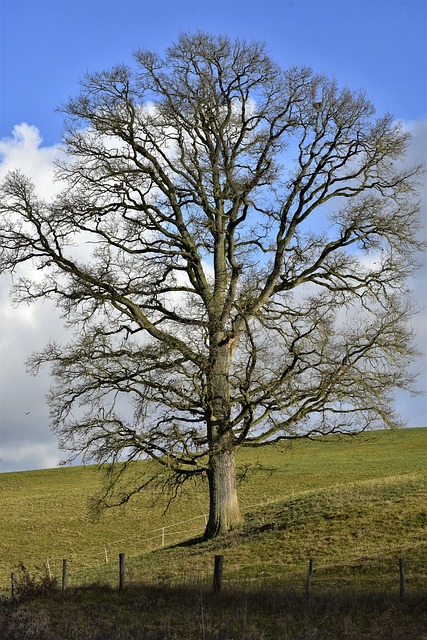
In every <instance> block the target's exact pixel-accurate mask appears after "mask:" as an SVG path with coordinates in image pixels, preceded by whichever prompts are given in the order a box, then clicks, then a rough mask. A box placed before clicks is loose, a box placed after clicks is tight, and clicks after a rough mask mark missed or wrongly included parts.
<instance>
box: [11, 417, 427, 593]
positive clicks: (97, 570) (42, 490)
mask: <svg viewBox="0 0 427 640" xmlns="http://www.w3.org/2000/svg"><path fill="white" fill-rule="evenodd" d="M426 454H427V429H408V430H404V431H398V432H381V433H374V434H369V435H362V436H359V437H357V438H354V439H350V440H349V439H344V440H343V439H339V438H332V439H329V440H327V441H325V440H322V439H317V440H314V441H299V442H295V443H292V444H291V445H286V446H284V447H282V448H277V447H268V448H264V449H262V450H255V451H254V450H242V451H240V452H239V456H238V465H239V469H240V471H241V472H242V473H241V475H242V476H243V478H242V479H241V480H240V483H239V496H240V501H241V505H242V510H243V511H244V513H245V516H246V524H245V526H244V527H243V528H242V530H241V531H239V532H237V533H234V534H232V535H230V536H227V537H226V538H223V539H221V540H220V541H215V542H211V543H203V544H199V545H195V546H193V547H175V546H174V545H176V544H177V543H180V542H183V541H185V540H191V539H193V538H196V537H197V536H199V535H200V534H201V533H202V531H203V528H204V518H203V514H206V513H207V504H208V496H207V493H206V486H205V485H203V484H201V485H199V486H195V485H191V486H190V487H189V488H188V490H187V491H186V492H185V493H184V494H182V495H181V496H180V498H179V499H178V500H176V501H175V502H174V503H173V504H172V505H171V507H170V509H169V510H168V511H167V512H166V513H164V510H165V507H166V504H167V498H166V496H163V497H161V498H160V500H159V501H158V502H154V501H153V500H154V495H153V494H152V493H151V492H149V491H148V492H145V493H144V494H143V495H139V496H137V497H136V498H135V499H134V500H133V501H131V502H130V503H129V504H128V505H127V506H126V507H123V508H121V509H118V510H116V509H114V510H108V511H107V512H105V513H104V514H103V515H102V517H101V518H100V520H99V521H94V520H93V519H92V518H91V517H90V514H89V510H88V500H89V499H90V497H91V496H92V495H93V494H94V493H95V492H96V491H97V490H98V489H99V487H100V482H101V474H100V472H99V471H98V470H97V469H96V468H94V467H87V468H83V467H71V468H59V469H51V470H44V471H31V472H26V473H6V474H1V475H0V512H1V514H2V517H1V521H0V586H3V587H4V586H8V584H9V579H10V573H11V571H12V569H13V567H14V566H16V565H17V564H18V563H19V562H23V563H24V564H25V565H26V566H27V567H28V568H33V567H34V566H38V567H43V566H45V565H46V563H47V562H48V563H49V569H50V570H51V571H52V572H53V573H56V574H59V573H60V570H61V565H62V558H67V559H68V561H69V563H70V580H71V583H74V584H79V583H90V582H94V581H98V580H101V581H105V582H107V583H110V584H115V583H116V582H117V576H116V564H117V554H118V553H119V552H125V553H126V555H127V556H128V572H129V575H130V577H131V579H133V580H140V579H142V580H147V579H148V580H150V581H151V582H159V581H160V582H162V583H165V582H168V583H173V582H174V581H176V580H178V579H179V578H180V577H182V576H185V575H188V574H189V573H190V574H191V576H192V577H191V579H192V580H194V579H197V580H204V579H205V578H206V576H208V575H210V571H211V568H210V565H211V558H212V554H213V553H223V554H224V555H225V556H226V567H227V571H226V576H227V580H228V581H230V583H238V582H240V581H241V580H245V581H251V580H252V581H253V580H260V579H262V580H268V579H276V578H281V579H282V578H283V577H286V575H287V574H288V573H289V572H291V573H292V575H293V576H294V577H295V576H298V579H299V580H300V579H302V576H303V575H304V574H305V571H306V569H305V567H306V564H307V561H308V558H309V557H313V558H314V560H315V562H316V564H317V574H316V579H317V581H322V582H325V583H327V582H328V580H329V579H332V578H331V576H332V575H333V574H334V573H336V574H337V577H336V580H338V582H339V581H341V580H344V581H346V582H352V581H356V582H361V583H362V584H365V585H369V586H372V585H373V583H374V581H375V580H376V581H378V583H379V585H378V586H381V587H382V586H387V577H386V574H387V572H386V571H385V569H384V568H383V569H381V567H383V565H384V563H386V564H387V563H389V560H390V559H391V558H397V557H400V556H402V557H405V560H406V561H407V563H409V564H408V569H409V567H411V571H412V572H413V584H414V585H417V586H418V585H419V584H421V583H422V581H423V580H424V579H425V575H426V567H425V562H426V550H425V544H424V541H425V532H426V521H427V515H426V514H427V500H426V486H427V485H426V460H427V455H426ZM141 464H142V465H143V464H144V463H141ZM248 464H251V465H252V466H253V467H254V469H255V471H250V470H249V471H248V472H247V473H244V471H245V469H246V465H248ZM174 523H178V525H177V526H176V527H175V526H170V525H172V524H174ZM272 523H274V525H272ZM162 527H165V531H164V534H165V537H164V542H165V548H164V549H162V550H160V551H157V552H156V553H149V552H150V551H152V550H154V549H156V548H157V549H158V548H159V547H160V546H161V542H162V531H161V528H162ZM107 558H108V565H107V564H106V560H107ZM361 558H366V560H365V565H363V566H362V565H361V560H360V559H361ZM393 562H394V563H395V562H396V560H393ZM188 563H190V570H189V571H188V570H186V565H187V564H188ZM338 574H339V576H340V577H339V576H338ZM359 574H360V576H359V578H357V576H358V575H359ZM206 579H207V578H206Z"/></svg>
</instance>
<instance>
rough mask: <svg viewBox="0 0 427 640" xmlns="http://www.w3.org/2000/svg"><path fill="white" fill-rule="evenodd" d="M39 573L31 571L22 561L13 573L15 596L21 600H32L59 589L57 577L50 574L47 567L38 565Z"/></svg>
mask: <svg viewBox="0 0 427 640" xmlns="http://www.w3.org/2000/svg"><path fill="white" fill-rule="evenodd" d="M36 571H37V573H36V574H34V573H30V571H29V570H28V569H27V567H26V566H25V565H24V564H23V563H22V562H20V563H19V564H18V566H17V567H16V569H15V570H14V571H13V574H12V576H13V577H12V583H13V584H12V590H13V594H12V595H13V596H14V597H15V598H18V599H19V600H31V599H32V598H36V597H38V596H43V595H46V594H48V593H52V592H53V591H56V590H57V589H58V580H57V578H55V577H53V576H51V575H49V573H48V571H47V569H46V568H45V569H40V568H38V567H36Z"/></svg>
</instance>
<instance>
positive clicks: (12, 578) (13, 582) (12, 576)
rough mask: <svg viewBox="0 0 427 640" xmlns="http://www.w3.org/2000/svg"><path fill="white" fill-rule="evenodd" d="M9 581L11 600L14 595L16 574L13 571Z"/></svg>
mask: <svg viewBox="0 0 427 640" xmlns="http://www.w3.org/2000/svg"><path fill="white" fill-rule="evenodd" d="M10 582H11V590H12V600H13V599H14V598H15V595H16V575H15V574H14V573H11V574H10Z"/></svg>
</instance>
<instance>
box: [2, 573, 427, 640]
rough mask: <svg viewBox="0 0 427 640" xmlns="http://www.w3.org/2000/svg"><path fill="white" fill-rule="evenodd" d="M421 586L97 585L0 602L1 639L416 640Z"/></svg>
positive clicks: (422, 614) (422, 616)
mask: <svg viewBox="0 0 427 640" xmlns="http://www.w3.org/2000/svg"><path fill="white" fill-rule="evenodd" d="M426 596H427V593H412V594H411V593H408V594H407V595H406V597H405V599H404V600H403V601H400V600H399V598H398V595H395V594H390V593H384V592H355V591H351V590H347V591H342V590H341V591H338V590H335V591H328V592H326V591H325V592H322V593H312V594H310V596H309V597H306V596H305V595H304V594H303V593H300V592H297V591H295V590H291V589H289V588H286V587H283V586H282V587H281V586H280V585H274V586H268V587H265V588H260V587H257V586H254V587H253V588H252V589H237V588H229V587H227V588H224V589H223V591H222V592H221V593H220V594H213V593H212V590H211V589H209V588H207V587H206V586H147V585H129V586H128V587H126V589H124V590H123V591H119V590H115V589H112V588H108V587H103V586H100V585H93V586H91V587H86V588H79V589H74V590H70V591H68V592H66V593H65V594H61V593H55V594H53V595H51V596H50V597H47V596H44V597H39V598H36V599H34V600H32V601H26V602H7V603H6V602H3V603H2V604H1V605H0V637H1V638H2V640H18V638H19V640H30V639H33V640H34V639H37V640H278V639H279V638H280V640H337V639H339V640H362V639H363V640H422V639H423V638H424V639H425V637H426V636H425V635H424V634H425V630H426V629H427V611H426V608H425V603H426Z"/></svg>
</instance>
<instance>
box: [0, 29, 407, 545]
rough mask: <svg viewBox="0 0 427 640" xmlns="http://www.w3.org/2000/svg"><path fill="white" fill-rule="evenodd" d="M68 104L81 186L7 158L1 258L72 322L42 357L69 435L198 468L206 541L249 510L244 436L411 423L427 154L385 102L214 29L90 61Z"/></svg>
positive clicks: (123, 492) (184, 468)
mask: <svg viewBox="0 0 427 640" xmlns="http://www.w3.org/2000/svg"><path fill="white" fill-rule="evenodd" d="M63 111H64V114H65V132H64V140H63V144H64V151H65V160H63V161H62V162H60V163H59V164H58V178H59V179H60V180H61V184H62V183H63V184H64V185H65V186H64V187H63V188H62V189H61V191H60V193H59V194H58V195H57V196H56V197H55V198H54V199H53V200H50V201H43V200H42V199H41V198H39V197H38V196H37V194H36V193H35V190H34V188H33V186H32V185H31V183H30V181H29V180H28V179H27V178H26V177H25V176H23V175H22V174H20V173H19V172H18V171H17V172H13V173H11V174H9V175H8V177H7V178H6V180H5V181H4V182H3V185H2V191H1V204H0V213H1V220H2V222H1V231H0V242H1V249H0V267H1V270H2V271H6V270H11V271H13V270H15V269H16V268H18V267H19V265H20V264H21V263H26V262H29V263H30V264H31V265H33V267H35V268H37V270H36V271H33V272H32V273H36V277H24V276H23V277H21V278H20V279H19V280H18V281H17V283H16V286H15V290H14V295H15V297H16V299H18V300H19V301H34V300H37V299H46V298H51V299H53V300H54V301H55V302H56V304H57V305H58V308H59V309H60V311H61V313H62V315H63V317H64V318H65V320H66V323H67V325H68V326H69V327H70V328H71V329H72V330H73V337H72V338H71V339H70V341H69V342H68V343H67V344H56V343H51V344H48V345H47V346H46V348H45V349H44V350H43V351H42V352H40V353H36V354H34V355H33V356H32V358H31V361H30V366H31V367H32V369H33V370H35V371H36V370H37V369H38V368H39V367H40V366H41V365H44V364H48V365H50V366H51V370H52V376H53V381H54V382H53V387H52V390H51V393H50V395H49V403H50V407H51V416H52V425H53V429H54V430H55V432H56V433H57V434H58V437H59V442H60V445H61V447H62V448H63V449H65V450H68V451H69V452H70V453H71V455H72V456H73V455H75V456H80V455H82V456H83V459H84V460H95V461H98V462H101V463H107V462H108V463H110V462H113V463H115V462H120V461H122V462H123V461H127V462H131V461H134V460H137V459H139V458H141V457H146V456H148V457H151V458H153V459H155V460H157V461H158V462H159V463H160V464H161V465H162V466H163V467H164V469H165V470H166V472H167V474H168V477H169V478H173V481H174V482H175V485H176V486H177V485H180V484H181V483H182V482H183V481H185V480H186V479H187V478H189V477H194V476H198V475H202V474H203V476H206V477H207V478H208V482H209V489H210V501H211V502H210V507H211V510H210V519H209V522H208V526H207V532H206V535H207V536H212V535H216V534H217V533H220V532H222V531H226V530H227V529H229V528H232V527H233V526H236V525H237V524H238V523H239V522H240V519H241V516H240V512H239V507H238V501H237V494H236V481H235V463H234V452H235V449H236V447H239V446H262V445H264V444H267V443H273V442H279V441H281V440H284V439H289V438H295V437H307V436H311V435H315V434H326V433H355V432H358V431H361V430H364V429H368V428H377V427H384V426H387V427H394V426H398V425H399V418H398V416H397V415H396V414H395V412H394V410H393V392H394V391H395V390H397V389H410V388H411V385H412V374H411V373H410V370H409V368H408V364H409V363H410V360H411V359H412V358H413V356H414V347H413V344H412V340H411V331H410V328H409V326H408V317H409V315H410V314H409V311H410V307H409V305H408V295H407V294H408V292H407V289H406V280H407V277H408V275H409V274H410V273H411V272H412V271H413V269H414V267H415V256H416V252H417V251H418V250H419V248H420V245H419V243H418V241H417V230H418V228H419V207H418V202H417V175H418V174H419V171H420V168H419V167H409V168H408V167H407V166H406V165H405V163H404V162H403V159H404V155H405V151H406V149H407V146H408V144H409V136H408V134H407V133H406V132H405V131H404V130H403V128H402V127H401V126H400V124H399V123H396V122H395V120H394V119H393V117H392V116H391V115H390V114H385V115H382V116H377V115H376V113H375V109H374V106H373V105H372V104H371V102H370V101H369V100H368V99H367V97H366V96H365V95H364V93H363V92H354V91H351V90H350V89H348V88H340V87H338V86H337V84H336V82H335V81H334V80H331V79H329V78H326V77H324V76H323V75H319V74H316V73H315V72H314V71H313V70H311V69H309V68H305V67H303V68H300V67H291V68H288V69H282V68H280V67H279V66H278V65H277V64H276V63H275V62H274V61H273V60H272V59H271V58H270V57H269V55H268V53H267V50H266V47H265V46H264V45H263V44H260V43H257V42H245V41H244V40H231V39H230V38H228V37H226V36H219V37H217V36H212V35H209V34H207V33H196V34H181V36H180V37H179V39H178V40H177V42H176V43H175V44H173V45H172V46H171V47H170V48H169V49H168V50H167V51H166V53H165V55H164V57H161V56H159V55H157V54H155V53H153V52H150V51H145V50H140V51H138V52H136V54H135V65H134V67H132V68H127V67H125V66H117V67H114V68H113V69H110V70H106V71H103V72H100V73H94V74H90V75H87V76H86V77H85V78H84V80H83V81H82V83H81V93H80V94H79V95H78V96H77V97H75V98H72V99H70V100H69V101H68V103H67V104H66V105H65V107H63ZM124 466H126V465H124ZM124 466H123V464H121V465H113V466H112V467H111V474H110V480H111V482H110V484H109V485H108V489H107V493H106V496H105V498H106V500H108V499H109V498H111V499H112V500H113V501H114V499H116V500H117V501H118V502H121V501H125V500H127V499H128V498H129V496H130V495H131V494H132V493H133V492H135V491H139V490H141V489H142V488H143V486H144V483H145V480H144V479H141V478H138V477H136V478H134V484H132V485H131V486H126V487H124V488H122V489H117V487H119V486H120V484H118V482H119V480H120V476H121V473H122V471H123V468H124ZM116 491H118V494H117V495H116V498H114V495H115V492H116Z"/></svg>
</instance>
